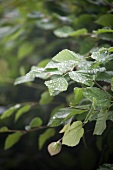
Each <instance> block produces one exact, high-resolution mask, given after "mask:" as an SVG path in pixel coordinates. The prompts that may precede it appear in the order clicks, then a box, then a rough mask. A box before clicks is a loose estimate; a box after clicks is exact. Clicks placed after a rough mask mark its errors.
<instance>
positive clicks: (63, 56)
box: [52, 49, 81, 62]
mask: <svg viewBox="0 0 113 170" xmlns="http://www.w3.org/2000/svg"><path fill="white" fill-rule="evenodd" d="M80 59H81V57H80V56H79V55H78V54H76V53H74V52H73V51H70V50H68V49H64V50H62V51H60V52H59V53H58V54H57V55H56V56H55V57H53V58H52V60H53V61H57V62H64V61H70V60H75V61H80Z"/></svg>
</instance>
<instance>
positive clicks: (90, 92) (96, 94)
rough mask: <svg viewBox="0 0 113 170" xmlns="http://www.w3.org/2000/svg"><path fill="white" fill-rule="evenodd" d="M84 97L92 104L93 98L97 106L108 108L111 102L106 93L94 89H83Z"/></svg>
mask: <svg viewBox="0 0 113 170" xmlns="http://www.w3.org/2000/svg"><path fill="white" fill-rule="evenodd" d="M83 94H84V96H85V97H86V98H87V99H88V100H90V101H91V102H93V98H95V99H96V105H97V106H100V107H101V106H102V107H104V106H109V105H110V102H111V96H110V94H109V93H108V92H106V91H103V90H101V89H99V88H96V87H88V88H85V89H83Z"/></svg>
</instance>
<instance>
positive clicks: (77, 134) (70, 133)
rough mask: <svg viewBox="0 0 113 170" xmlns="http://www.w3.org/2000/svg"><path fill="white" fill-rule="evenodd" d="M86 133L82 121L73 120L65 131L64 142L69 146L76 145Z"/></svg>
mask: <svg viewBox="0 0 113 170" xmlns="http://www.w3.org/2000/svg"><path fill="white" fill-rule="evenodd" d="M83 134H84V129H83V128H82V122H81V121H76V122H73V123H72V125H71V126H69V127H68V129H67V130H66V131H65V133H64V136H63V139H62V144H64V145H67V146H76V145H77V144H78V143H79V142H80V139H81V137H82V136H83Z"/></svg>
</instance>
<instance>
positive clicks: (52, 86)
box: [45, 77, 68, 96]
mask: <svg viewBox="0 0 113 170" xmlns="http://www.w3.org/2000/svg"><path fill="white" fill-rule="evenodd" d="M45 85H46V86H47V87H48V88H49V93H50V95H51V96H55V95H57V94H59V93H60V92H63V91H66V90H67V87H68V82H67V81H66V79H65V78H63V77H60V78H56V79H53V80H49V81H46V82H45Z"/></svg>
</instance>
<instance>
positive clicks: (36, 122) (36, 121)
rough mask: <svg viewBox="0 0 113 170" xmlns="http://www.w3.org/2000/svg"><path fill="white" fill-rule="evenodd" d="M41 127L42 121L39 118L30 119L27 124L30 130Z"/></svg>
mask: <svg viewBox="0 0 113 170" xmlns="http://www.w3.org/2000/svg"><path fill="white" fill-rule="evenodd" d="M41 125H42V120H41V119H40V118H39V117H35V118H34V119H32V121H31V122H30V124H29V126H30V128H35V127H39V126H41Z"/></svg>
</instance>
